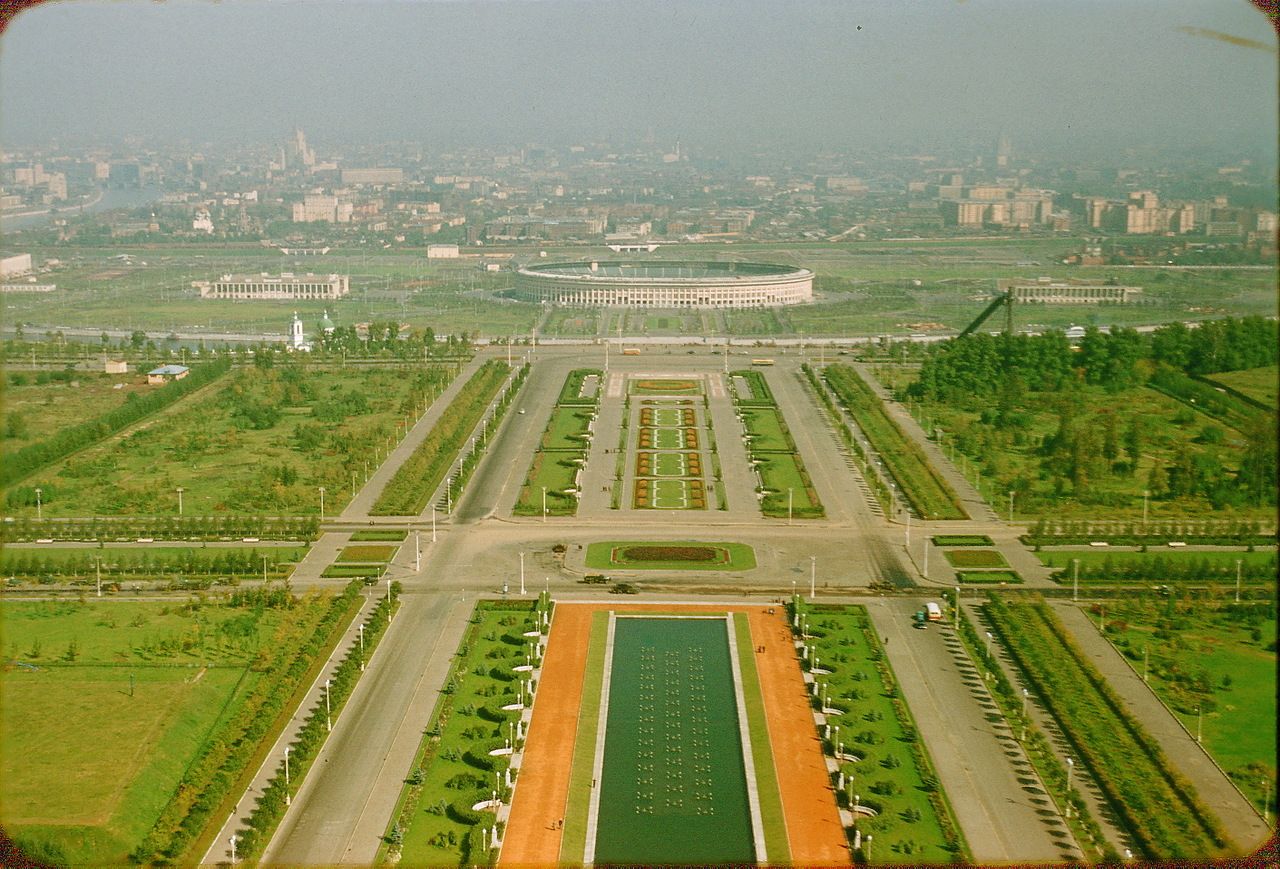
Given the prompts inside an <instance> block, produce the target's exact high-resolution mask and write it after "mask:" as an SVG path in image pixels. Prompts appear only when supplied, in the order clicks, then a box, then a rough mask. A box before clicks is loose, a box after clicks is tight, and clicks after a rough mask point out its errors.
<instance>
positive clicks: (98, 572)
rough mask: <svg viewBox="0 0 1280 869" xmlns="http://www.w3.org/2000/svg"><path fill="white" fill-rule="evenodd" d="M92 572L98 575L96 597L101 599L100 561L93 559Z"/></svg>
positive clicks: (99, 559)
mask: <svg viewBox="0 0 1280 869" xmlns="http://www.w3.org/2000/svg"><path fill="white" fill-rule="evenodd" d="M94 570H95V571H96V572H97V575H98V597H102V559H101V558H95V559H94Z"/></svg>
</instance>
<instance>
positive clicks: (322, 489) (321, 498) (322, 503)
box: [319, 486, 324, 522]
mask: <svg viewBox="0 0 1280 869" xmlns="http://www.w3.org/2000/svg"><path fill="white" fill-rule="evenodd" d="M319 488H320V521H321V522H323V521H324V486H320V487H319Z"/></svg>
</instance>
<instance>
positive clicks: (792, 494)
mask: <svg viewBox="0 0 1280 869" xmlns="http://www.w3.org/2000/svg"><path fill="white" fill-rule="evenodd" d="M794 500H795V490H794V489H792V488H791V487H789V486H788V487H787V524H788V525H790V524H791V506H792V504H793V502H794Z"/></svg>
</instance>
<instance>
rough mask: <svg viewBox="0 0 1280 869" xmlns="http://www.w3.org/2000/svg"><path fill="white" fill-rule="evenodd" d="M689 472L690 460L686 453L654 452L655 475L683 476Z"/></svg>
mask: <svg viewBox="0 0 1280 869" xmlns="http://www.w3.org/2000/svg"><path fill="white" fill-rule="evenodd" d="M688 472H689V460H688V458H687V457H686V455H685V454H684V453H654V456H653V475H654V476H655V477H683V476H685V475H687V474H688Z"/></svg>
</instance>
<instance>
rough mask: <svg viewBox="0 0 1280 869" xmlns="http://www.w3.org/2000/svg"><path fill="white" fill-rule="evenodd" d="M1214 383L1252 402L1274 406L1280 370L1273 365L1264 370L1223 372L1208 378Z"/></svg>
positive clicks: (1278, 390)
mask: <svg viewBox="0 0 1280 869" xmlns="http://www.w3.org/2000/svg"><path fill="white" fill-rule="evenodd" d="M1208 379H1209V380H1211V381H1213V382H1214V383H1220V384H1222V385H1223V386H1226V387H1229V388H1231V389H1234V390H1235V391H1236V392H1239V393H1242V394H1243V395H1247V396H1249V397H1250V398H1252V399H1253V400H1254V401H1257V402H1260V403H1262V404H1265V405H1267V406H1268V407H1270V408H1273V409H1274V408H1275V406H1276V394H1277V392H1280V368H1277V367H1276V366H1275V365H1270V366H1267V367H1266V368H1249V369H1246V370H1244V371H1224V372H1222V373H1220V374H1212V375H1210V376H1209V377H1208Z"/></svg>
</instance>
